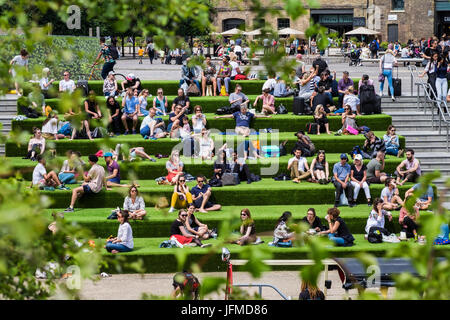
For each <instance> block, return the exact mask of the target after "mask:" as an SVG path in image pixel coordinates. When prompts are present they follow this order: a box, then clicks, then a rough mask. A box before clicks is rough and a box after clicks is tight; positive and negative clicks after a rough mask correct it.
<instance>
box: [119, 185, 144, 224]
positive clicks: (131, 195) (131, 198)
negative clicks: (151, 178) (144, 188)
mask: <svg viewBox="0 0 450 320" xmlns="http://www.w3.org/2000/svg"><path fill="white" fill-rule="evenodd" d="M123 209H124V210H127V211H128V213H129V215H130V219H137V220H142V219H144V217H145V215H146V214H147V211H145V202H144V199H143V198H142V197H141V196H139V191H138V189H137V187H136V186H134V185H133V186H131V188H130V190H129V191H128V196H127V197H126V198H125V201H124V202H123Z"/></svg>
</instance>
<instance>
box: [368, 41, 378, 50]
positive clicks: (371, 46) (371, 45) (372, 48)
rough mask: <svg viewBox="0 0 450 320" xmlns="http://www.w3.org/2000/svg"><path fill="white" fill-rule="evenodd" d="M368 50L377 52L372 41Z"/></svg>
mask: <svg viewBox="0 0 450 320" xmlns="http://www.w3.org/2000/svg"><path fill="white" fill-rule="evenodd" d="M369 49H370V51H375V50H377V45H376V44H375V42H374V41H372V42H371V43H370V46H369Z"/></svg>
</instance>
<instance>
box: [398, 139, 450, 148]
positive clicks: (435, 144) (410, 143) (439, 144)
mask: <svg viewBox="0 0 450 320" xmlns="http://www.w3.org/2000/svg"><path fill="white" fill-rule="evenodd" d="M406 146H407V147H410V148H413V149H414V147H428V148H430V149H436V148H438V149H440V148H445V143H444V142H442V141H415V140H406Z"/></svg>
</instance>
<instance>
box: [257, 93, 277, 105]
mask: <svg viewBox="0 0 450 320" xmlns="http://www.w3.org/2000/svg"><path fill="white" fill-rule="evenodd" d="M258 98H259V99H262V102H263V105H265V104H266V105H268V106H270V107H275V97H274V96H273V95H271V94H268V95H267V96H264V95H263V94H262V95H260V96H259V97H258Z"/></svg>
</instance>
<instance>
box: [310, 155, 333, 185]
mask: <svg viewBox="0 0 450 320" xmlns="http://www.w3.org/2000/svg"><path fill="white" fill-rule="evenodd" d="M329 171H330V167H329V165H328V162H327V159H326V157H325V150H319V152H318V153H317V156H316V157H315V158H314V159H313V161H312V162H311V168H310V172H311V179H312V182H318V183H320V184H328V183H329V182H330V179H329V176H330V172H329Z"/></svg>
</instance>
